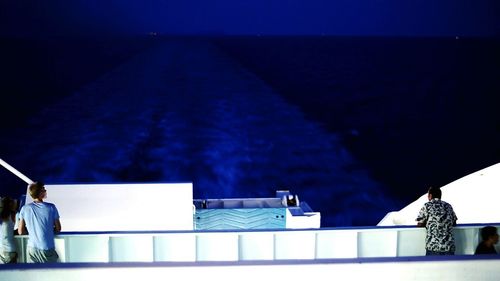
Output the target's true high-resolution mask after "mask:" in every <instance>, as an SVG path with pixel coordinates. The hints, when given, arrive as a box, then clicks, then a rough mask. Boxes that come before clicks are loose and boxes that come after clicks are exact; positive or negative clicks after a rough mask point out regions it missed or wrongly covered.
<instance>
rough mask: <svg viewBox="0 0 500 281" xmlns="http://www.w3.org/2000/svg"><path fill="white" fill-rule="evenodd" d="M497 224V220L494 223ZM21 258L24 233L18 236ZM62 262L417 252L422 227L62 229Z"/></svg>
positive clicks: (461, 247) (468, 240)
mask: <svg viewBox="0 0 500 281" xmlns="http://www.w3.org/2000/svg"><path fill="white" fill-rule="evenodd" d="M494 225H495V226H496V227H500V225H499V224H494ZM481 227H483V225H471V226H458V227H457V228H455V238H456V254H457V255H472V254H473V253H474V250H475V247H476V245H477V244H478V243H479V231H480V229H481ZM16 241H17V243H18V250H19V254H20V262H24V261H25V247H26V243H27V236H17V237H16ZM56 250H57V251H58V253H59V256H60V258H61V261H62V262H152V261H154V262H159V261H161V262H165V261H166V262H208V261H227V262H232V261H256V260H260V261H270V260H321V259H339V258H343V259H346V258H373V257H375V258H381V257H387V258H391V257H416V256H424V255H425V229H423V228H417V227H375V228H346V229H341V228H333V229H308V230H269V231H256V230H254V231H187V232H139V233H130V232H128V233H96V234H85V233H82V234H60V235H58V236H57V238H56Z"/></svg>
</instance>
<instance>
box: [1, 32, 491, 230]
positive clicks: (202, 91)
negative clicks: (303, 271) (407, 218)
mask: <svg viewBox="0 0 500 281" xmlns="http://www.w3.org/2000/svg"><path fill="white" fill-rule="evenodd" d="M80 43H81V42H80ZM11 44H12V46H17V45H19V46H24V48H14V47H13V48H11V49H9V51H11V54H12V55H14V56H10V60H9V66H12V67H13V68H15V69H14V71H13V72H12V73H11V74H10V75H11V77H10V78H11V79H5V78H4V79H3V81H2V85H3V89H4V92H11V93H15V94H14V95H13V97H12V100H11V101H10V103H8V104H7V105H5V104H4V105H3V107H4V108H3V110H2V112H3V113H2V116H3V117H4V118H5V117H7V119H4V120H5V121H3V123H2V127H3V128H4V129H3V133H2V137H1V146H2V155H1V157H2V159H4V160H6V161H7V162H9V163H10V164H12V165H13V166H15V167H16V168H18V169H20V170H21V171H23V172H24V173H25V174H26V175H27V176H29V177H30V178H32V179H42V180H44V181H45V182H47V183H71V182H90V183H95V182H179V181H181V182H186V181H187V182H193V186H194V196H195V198H227V197H270V196H273V195H274V192H275V190H276V189H290V190H291V191H292V193H296V194H298V195H299V197H300V198H301V199H302V200H304V201H307V202H308V203H309V205H311V207H312V208H313V209H314V210H317V211H320V212H321V213H322V225H323V226H349V225H373V224H376V223H377V222H378V221H379V220H380V219H381V218H382V217H383V216H384V215H385V214H386V213H387V212H389V211H393V210H397V209H399V208H401V207H402V206H404V205H406V204H408V203H409V202H411V201H413V200H414V199H416V198H417V197H419V196H420V195H421V194H423V193H424V192H425V191H426V187H427V186H426V185H427V184H433V183H438V184H445V183H447V182H449V181H451V180H454V179H456V178H458V177H460V176H463V175H465V174H467V173H470V172H473V171H475V170H477V169H481V168H484V167H485V166H484V165H486V164H493V163H496V162H498V159H500V155H499V154H500V153H499V148H498V146H496V145H495V144H496V143H498V138H499V131H500V125H499V124H500V123H499V115H498V114H497V113H496V110H495V109H496V106H495V102H496V101H498V98H497V97H496V93H497V92H498V89H499V86H498V82H497V80H496V79H495V77H496V76H495V71H497V70H498V66H499V64H498V56H495V55H496V53H495V52H494V51H493V50H494V48H495V47H498V42H497V41H491V40H487V41H478V40H471V41H464V42H462V41H460V42H457V41H455V40H450V39H446V40H445V39H405V38H403V39H401V38H400V39H394V38H318V37H281V38H273V37H269V38H267V37H266V38H262V37H253V38H251V37H244V38H216V39H214V38H210V39H207V38H168V39H165V40H160V39H158V38H151V40H144V39H141V40H129V41H125V42H124V41H120V40H117V41H115V42H114V43H113V42H106V44H104V43H103V42H102V41H97V40H96V41H90V42H86V43H85V44H75V42H73V41H64V40H62V41H61V40H59V41H54V42H50V43H43V44H42V43H39V42H38V44H40V45H38V47H40V46H42V47H43V48H42V50H40V48H34V47H29V44H26V43H19V42H15V43H11ZM51 44H52V45H51ZM16 56H18V57H19V58H23V59H22V60H20V61H19V60H16V59H13V58H16ZM18 62H19V63H18ZM19 64H20V65H19ZM496 73H500V72H496ZM17 83H19V84H17ZM9 117H10V118H9ZM0 177H1V179H2V182H4V183H5V185H6V188H4V187H2V190H5V191H6V192H7V193H10V194H16V193H18V190H23V189H24V186H25V185H24V183H22V182H20V181H19V180H17V179H13V176H12V175H10V174H9V173H8V172H6V171H2V172H1V173H0ZM21 193H22V192H21Z"/></svg>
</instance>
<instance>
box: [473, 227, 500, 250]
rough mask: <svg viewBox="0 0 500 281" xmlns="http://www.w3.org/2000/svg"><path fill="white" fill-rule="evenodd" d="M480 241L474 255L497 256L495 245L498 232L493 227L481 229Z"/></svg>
mask: <svg viewBox="0 0 500 281" xmlns="http://www.w3.org/2000/svg"><path fill="white" fill-rule="evenodd" d="M481 238H482V241H481V242H480V243H479V245H477V248H476V252H475V253H474V254H475V255H484V254H498V253H497V251H496V249H495V244H497V243H498V232H497V228H496V227H494V226H485V227H483V228H481Z"/></svg>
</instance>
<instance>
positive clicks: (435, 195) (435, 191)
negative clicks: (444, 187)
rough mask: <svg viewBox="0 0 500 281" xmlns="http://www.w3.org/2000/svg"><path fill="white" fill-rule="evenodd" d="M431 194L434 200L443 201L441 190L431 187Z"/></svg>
mask: <svg viewBox="0 0 500 281" xmlns="http://www.w3.org/2000/svg"><path fill="white" fill-rule="evenodd" d="M429 194H430V195H432V198H439V199H441V194H442V192H441V188H439V187H434V186H431V187H429Z"/></svg>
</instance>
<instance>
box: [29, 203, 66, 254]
mask: <svg viewBox="0 0 500 281" xmlns="http://www.w3.org/2000/svg"><path fill="white" fill-rule="evenodd" d="M21 218H23V219H24V221H25V224H26V228H27V229H28V232H29V240H28V247H33V248H37V249H42V250H49V249H53V248H55V244H54V221H55V220H56V219H57V218H58V212H57V209H56V208H55V205H54V204H51V203H47V202H32V203H29V204H27V205H25V206H23V208H22V209H21Z"/></svg>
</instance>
